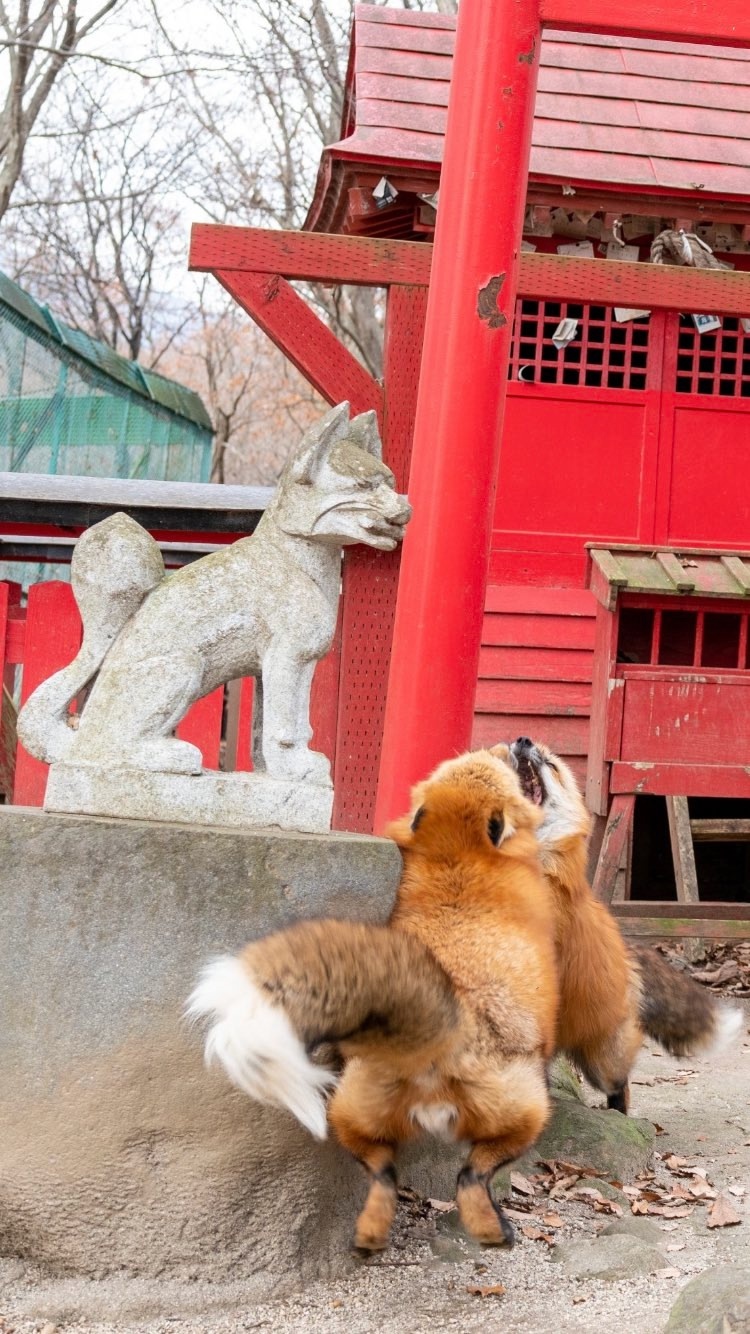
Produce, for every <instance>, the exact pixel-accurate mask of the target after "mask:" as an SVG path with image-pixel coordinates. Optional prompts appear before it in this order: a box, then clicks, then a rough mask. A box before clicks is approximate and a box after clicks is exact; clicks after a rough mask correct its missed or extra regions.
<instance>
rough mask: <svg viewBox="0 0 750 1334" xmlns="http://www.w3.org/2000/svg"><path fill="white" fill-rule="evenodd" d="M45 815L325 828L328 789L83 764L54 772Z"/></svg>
mask: <svg viewBox="0 0 750 1334" xmlns="http://www.w3.org/2000/svg"><path fill="white" fill-rule="evenodd" d="M44 809H45V810H47V811H56V812H59V813H61V814H67V815H106V816H114V817H116V818H121V819H126V820H166V821H177V822H178V823H180V824H194V825H212V826H214V827H216V826H222V825H223V826H224V827H228V828H230V829H267V828H269V827H275V828H277V829H288V830H297V831H298V832H299V833H303V834H324V833H327V832H328V830H329V829H330V828H331V812H332V809H333V787H332V786H331V785H330V784H316V783H301V782H298V781H294V782H292V781H289V782H285V781H282V780H280V779H278V778H269V777H268V776H267V775H266V774H246V773H232V774H223V773H217V772H213V771H211V770H204V771H203V773H201V774H165V773H150V772H147V771H145V770H142V769H125V768H122V769H113V768H104V767H101V768H100V767H99V766H97V765H89V764H86V765H84V764H80V765H79V764H66V763H60V764H53V765H52V767H51V768H50V771H49V778H48V780H47V792H46V795H45V799H44Z"/></svg>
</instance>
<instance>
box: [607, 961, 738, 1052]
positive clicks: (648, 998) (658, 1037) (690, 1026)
mask: <svg viewBox="0 0 750 1334" xmlns="http://www.w3.org/2000/svg"><path fill="white" fill-rule="evenodd" d="M631 955H632V957H633V960H634V962H635V966H636V969H637V971H638V973H639V974H640V980H641V997H640V1004H639V1018H640V1021H641V1024H642V1025H643V1027H644V1029H645V1030H646V1032H647V1033H648V1035H649V1037H651V1038H653V1039H654V1041H656V1042H658V1043H659V1044H660V1046H662V1047H664V1048H665V1050H666V1051H668V1052H669V1053H670V1054H671V1055H672V1056H693V1055H697V1054H698V1053H699V1052H703V1053H708V1052H710V1051H720V1050H721V1049H722V1048H723V1047H725V1046H727V1045H728V1044H729V1043H730V1042H731V1041H732V1040H733V1039H734V1038H735V1037H736V1036H737V1034H738V1033H739V1031H740V1029H741V1027H742V1024H743V1015H742V1011H741V1010H737V1009H733V1008H732V1007H731V1006H729V1005H724V1004H723V1003H722V1002H721V1001H720V1000H717V998H716V997H715V996H712V995H711V993H710V992H708V991H706V990H705V989H704V988H703V987H702V986H700V985H699V984H698V983H697V982H695V981H694V980H693V978H692V977H690V976H689V974H688V973H683V972H678V970H677V969H676V968H672V967H671V966H670V965H669V964H668V963H667V962H666V960H665V959H663V958H662V957H661V955H660V954H657V952H656V950H653V949H648V948H644V947H635V948H633V949H632V950H631Z"/></svg>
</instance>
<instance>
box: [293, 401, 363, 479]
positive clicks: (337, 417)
mask: <svg viewBox="0 0 750 1334" xmlns="http://www.w3.org/2000/svg"><path fill="white" fill-rule="evenodd" d="M349 430H350V427H349V404H348V403H337V404H336V406H335V407H334V408H331V409H330V411H329V412H327V413H326V415H325V417H322V418H321V419H320V421H318V422H316V423H315V425H314V426H311V427H310V430H309V431H306V432H305V435H304V436H303V438H302V442H301V444H300V447H299V449H298V450H297V453H296V455H295V457H294V458H293V459H292V466H291V473H292V480H293V481H295V482H301V483H302V484H303V485H306V484H309V483H310V482H312V480H313V478H314V476H315V474H316V472H317V470H318V468H319V467H320V464H321V463H322V462H323V459H324V458H325V457H326V455H327V454H328V452H329V451H330V450H331V449H332V447H333V446H334V445H335V444H336V442H337V441H338V440H343V439H344V437H345V436H347V435H348V434H349Z"/></svg>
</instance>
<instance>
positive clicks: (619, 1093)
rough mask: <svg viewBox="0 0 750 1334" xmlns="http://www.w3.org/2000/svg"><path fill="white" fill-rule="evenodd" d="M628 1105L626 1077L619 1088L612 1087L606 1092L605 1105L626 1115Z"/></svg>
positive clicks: (628, 1091) (628, 1095)
mask: <svg viewBox="0 0 750 1334" xmlns="http://www.w3.org/2000/svg"><path fill="white" fill-rule="evenodd" d="M629 1106H630V1085H629V1084H628V1081H627V1079H626V1080H625V1082H624V1084H620V1086H619V1088H615V1089H612V1091H611V1092H610V1093H608V1094H607V1107H608V1108H609V1109H610V1110H611V1111H615V1112H622V1114H623V1116H627V1114H628V1108H629Z"/></svg>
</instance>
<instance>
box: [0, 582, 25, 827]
mask: <svg viewBox="0 0 750 1334" xmlns="http://www.w3.org/2000/svg"><path fill="white" fill-rule="evenodd" d="M20 601H21V585H20V584H12V583H8V582H5V581H4V582H2V583H0V796H3V797H4V798H5V800H6V801H10V799H11V797H12V795H13V781H14V774H15V768H16V728H15V709H14V707H13V687H14V685H15V675H16V667H15V657H14V656H13V655H12V654H11V653H10V652H9V644H8V627H9V623H10V619H11V608H12V607H15V608H17V607H18V605H19V603H20Z"/></svg>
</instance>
